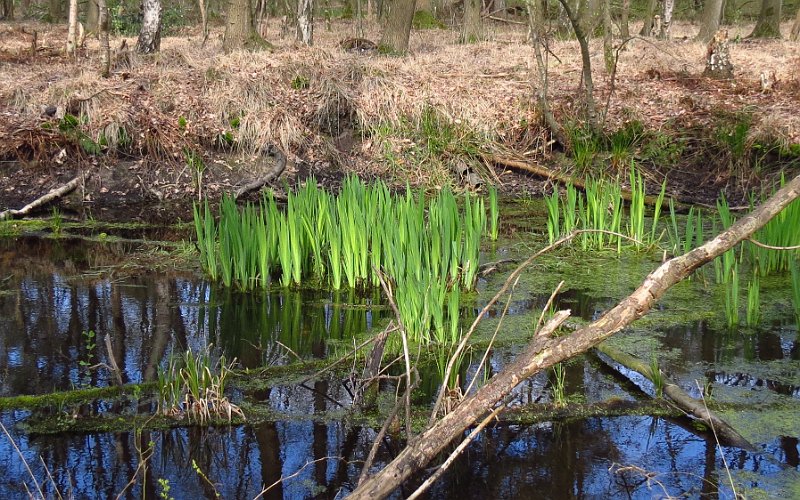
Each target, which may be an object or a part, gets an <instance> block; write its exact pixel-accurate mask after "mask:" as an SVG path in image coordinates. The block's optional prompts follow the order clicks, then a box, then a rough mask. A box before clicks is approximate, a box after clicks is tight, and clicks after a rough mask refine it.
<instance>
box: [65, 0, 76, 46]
mask: <svg viewBox="0 0 800 500" xmlns="http://www.w3.org/2000/svg"><path fill="white" fill-rule="evenodd" d="M77 33H78V0H69V16H68V17H67V55H68V56H74V55H75V50H76V49H77V46H78V43H77Z"/></svg>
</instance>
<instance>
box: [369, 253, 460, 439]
mask: <svg viewBox="0 0 800 500" xmlns="http://www.w3.org/2000/svg"><path fill="white" fill-rule="evenodd" d="M373 269H374V268H373ZM374 270H375V272H377V274H378V279H379V280H380V282H381V287H382V288H383V291H384V292H385V293H386V297H387V299H388V300H389V305H391V306H392V310H393V311H394V314H395V316H397V324H399V325H400V338H402V339H403V358H404V359H405V362H406V394H405V397H406V437H407V438H408V439H409V440H411V436H412V435H411V359H410V356H409V354H408V335H407V333H406V327H405V326H404V325H403V319H402V318H401V316H400V310H399V309H398V308H397V304H395V302H394V295H393V294H392V288H391V287H390V286H389V285H388V284H387V282H386V280H385V279H384V276H383V273H381V272H380V271H379V270H377V269H374ZM445 380H447V378H446V377H445Z"/></svg>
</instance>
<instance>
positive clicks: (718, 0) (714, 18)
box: [695, 0, 723, 42]
mask: <svg viewBox="0 0 800 500" xmlns="http://www.w3.org/2000/svg"><path fill="white" fill-rule="evenodd" d="M722 4H723V0H706V3H705V5H704V6H703V12H702V13H701V14H700V32H699V33H698V34H697V36H696V37H695V40H696V41H698V42H710V41H711V39H712V38H714V35H715V34H716V32H717V30H719V21H720V18H721V17H722Z"/></svg>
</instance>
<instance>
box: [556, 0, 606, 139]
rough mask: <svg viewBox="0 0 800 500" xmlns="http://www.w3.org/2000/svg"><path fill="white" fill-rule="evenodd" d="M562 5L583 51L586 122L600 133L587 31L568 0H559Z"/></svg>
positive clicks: (582, 67)
mask: <svg viewBox="0 0 800 500" xmlns="http://www.w3.org/2000/svg"><path fill="white" fill-rule="evenodd" d="M558 1H559V2H560V3H561V6H562V7H563V8H564V12H566V14H567V17H568V18H569V22H570V23H571V24H572V29H573V31H575V38H577V39H578V45H579V46H580V49H581V61H582V64H581V69H582V73H581V78H582V79H583V90H584V96H585V98H584V100H585V102H584V104H585V105H586V121H587V122H589V127H590V128H591V129H592V131H594V132H598V131H599V130H598V124H597V107H596V106H595V102H594V81H593V80H592V57H591V54H590V53H589V39H588V37H587V34H586V32H585V31H583V26H582V25H581V22H580V19H579V18H578V17H577V16H576V15H575V13H574V12H573V10H572V9H571V8H570V6H569V2H568V0H558Z"/></svg>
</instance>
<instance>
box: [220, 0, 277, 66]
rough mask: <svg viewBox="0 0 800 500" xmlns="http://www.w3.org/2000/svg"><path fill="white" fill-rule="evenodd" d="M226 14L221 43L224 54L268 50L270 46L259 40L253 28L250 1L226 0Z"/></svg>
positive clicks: (259, 37) (261, 39)
mask: <svg viewBox="0 0 800 500" xmlns="http://www.w3.org/2000/svg"><path fill="white" fill-rule="evenodd" d="M227 12H228V16H227V17H228V18H227V21H226V22H225V40H224V41H223V42H222V49H223V50H224V51H225V52H226V53H229V52H232V51H234V50H242V49H245V50H255V49H259V48H264V49H266V48H270V44H269V43H267V42H266V41H265V40H264V39H263V38H261V36H260V35H259V34H258V32H257V31H256V29H255V27H254V26H253V16H252V13H251V6H250V0H228V11H227Z"/></svg>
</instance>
